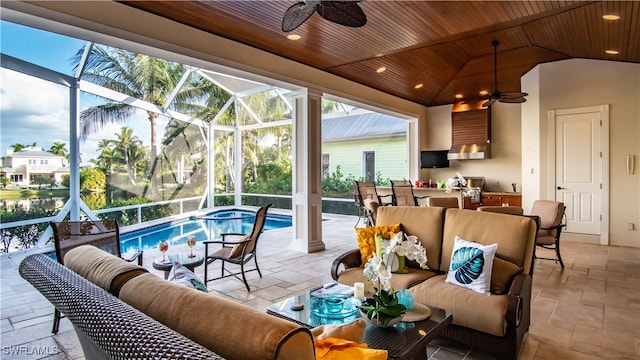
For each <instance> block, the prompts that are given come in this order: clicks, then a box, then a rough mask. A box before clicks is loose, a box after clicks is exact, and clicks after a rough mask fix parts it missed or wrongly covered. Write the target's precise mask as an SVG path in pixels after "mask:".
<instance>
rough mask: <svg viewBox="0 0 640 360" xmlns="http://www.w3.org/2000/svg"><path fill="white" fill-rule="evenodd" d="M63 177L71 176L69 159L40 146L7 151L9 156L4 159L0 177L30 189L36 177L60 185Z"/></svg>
mask: <svg viewBox="0 0 640 360" xmlns="http://www.w3.org/2000/svg"><path fill="white" fill-rule="evenodd" d="M63 175H69V166H68V164H67V159H66V158H65V157H64V156H59V155H55V154H52V153H50V152H46V151H44V149H43V148H41V147H39V146H28V147H25V148H24V149H22V150H20V151H16V152H13V151H12V150H7V156H5V157H3V158H2V172H0V177H7V178H9V180H11V182H12V183H13V184H15V185H18V186H27V187H28V186H29V185H30V184H31V183H33V180H34V179H35V177H36V176H42V177H45V178H50V179H54V180H55V181H56V183H60V182H61V181H62V176H63Z"/></svg>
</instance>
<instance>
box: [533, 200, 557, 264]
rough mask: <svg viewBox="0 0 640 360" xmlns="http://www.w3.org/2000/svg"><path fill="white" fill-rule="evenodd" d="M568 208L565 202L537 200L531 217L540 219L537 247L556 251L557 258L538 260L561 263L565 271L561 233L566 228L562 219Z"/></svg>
mask: <svg viewBox="0 0 640 360" xmlns="http://www.w3.org/2000/svg"><path fill="white" fill-rule="evenodd" d="M565 210H566V207H565V205H564V203H563V202H560V201H552V200H536V201H534V202H533V207H532V208H531V215H536V216H538V217H539V218H540V228H539V229H538V235H537V236H536V246H537V247H541V248H544V249H550V250H554V251H555V253H556V257H555V258H544V257H538V256H537V255H536V258H537V259H545V260H554V261H555V262H559V263H560V267H562V268H563V269H564V262H563V261H562V256H560V233H561V232H562V228H563V227H565V226H566V224H563V221H562V219H563V218H564V216H565Z"/></svg>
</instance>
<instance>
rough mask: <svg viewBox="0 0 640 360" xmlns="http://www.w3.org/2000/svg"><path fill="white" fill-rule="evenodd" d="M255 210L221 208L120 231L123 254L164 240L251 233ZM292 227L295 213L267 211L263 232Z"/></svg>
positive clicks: (172, 242)
mask: <svg viewBox="0 0 640 360" xmlns="http://www.w3.org/2000/svg"><path fill="white" fill-rule="evenodd" d="M254 217H255V212H254V211H250V210H238V209H230V210H217V211H213V212H210V213H208V214H206V215H201V216H198V217H191V218H189V219H184V220H180V221H174V222H170V223H165V224H160V225H155V226H151V227H148V228H144V229H140V230H135V231H131V232H127V233H123V234H120V247H121V250H122V252H123V253H127V252H130V251H137V250H147V249H157V248H158V244H159V243H160V242H161V241H164V240H167V241H168V242H169V249H171V247H172V246H174V245H181V244H186V243H187V237H189V236H191V235H193V236H195V238H196V241H203V240H210V239H215V238H220V235H221V234H223V233H242V234H246V233H249V232H251V229H252V228H253V219H254ZM290 226H291V216H286V215H275V214H267V219H266V222H265V224H264V229H263V231H266V230H271V229H280V228H285V227H290Z"/></svg>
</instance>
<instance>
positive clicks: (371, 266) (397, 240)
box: [360, 232, 429, 327]
mask: <svg viewBox="0 0 640 360" xmlns="http://www.w3.org/2000/svg"><path fill="white" fill-rule="evenodd" d="M385 242H386V241H385ZM386 243H387V244H382V246H379V247H378V251H377V252H376V253H374V254H373V256H372V257H371V259H369V261H367V264H366V265H365V267H364V272H363V273H364V276H365V278H366V279H367V281H368V282H369V283H370V284H371V285H373V286H374V294H373V297H371V298H367V299H365V300H364V301H363V302H362V305H361V306H360V309H361V310H362V311H363V312H364V313H366V315H367V317H368V318H369V319H371V320H374V319H376V320H377V322H378V323H379V324H380V325H381V326H383V327H385V326H388V325H389V323H390V322H391V321H392V320H393V319H395V318H399V317H400V316H401V315H402V314H404V313H405V312H406V310H407V309H406V307H405V306H404V305H403V304H401V303H400V302H399V301H398V294H397V291H396V290H394V289H393V287H392V285H391V278H392V276H393V272H392V268H394V267H393V265H394V264H393V263H394V262H395V261H398V262H403V261H404V258H405V257H406V258H407V259H409V260H413V261H416V262H417V263H418V264H420V266H421V267H422V268H423V269H428V268H429V267H428V266H427V252H426V250H425V249H424V247H423V246H422V244H421V243H420V242H419V241H418V238H417V237H416V236H407V235H405V234H403V233H402V232H399V233H397V234H395V235H394V236H393V237H392V238H391V239H390V240H389V241H388V242H386ZM384 245H387V246H386V247H385V246H384ZM382 248H384V249H382ZM379 254H380V255H379ZM403 267H404V266H403Z"/></svg>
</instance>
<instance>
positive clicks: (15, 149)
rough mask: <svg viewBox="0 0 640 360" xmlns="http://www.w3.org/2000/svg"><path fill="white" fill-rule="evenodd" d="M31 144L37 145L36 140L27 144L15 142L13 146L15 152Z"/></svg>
mask: <svg viewBox="0 0 640 360" xmlns="http://www.w3.org/2000/svg"><path fill="white" fill-rule="evenodd" d="M29 146H36V142H35V141H34V142H33V144H32V145H25V144H20V143H15V144H13V145H11V147H12V148H13V152H18V151H20V150H22V149H24V148H26V147H29Z"/></svg>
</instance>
